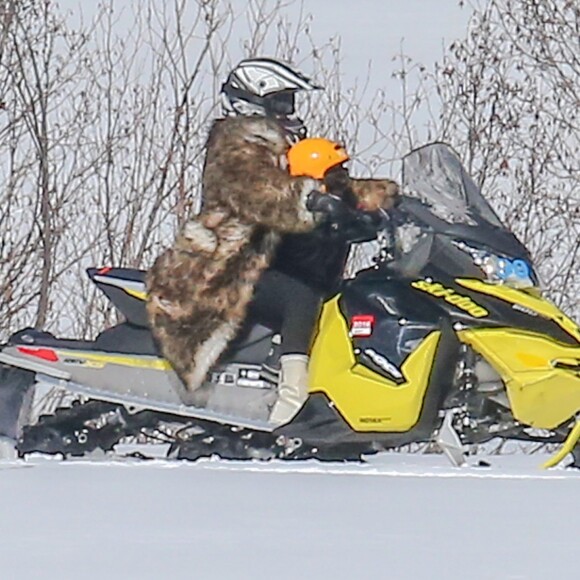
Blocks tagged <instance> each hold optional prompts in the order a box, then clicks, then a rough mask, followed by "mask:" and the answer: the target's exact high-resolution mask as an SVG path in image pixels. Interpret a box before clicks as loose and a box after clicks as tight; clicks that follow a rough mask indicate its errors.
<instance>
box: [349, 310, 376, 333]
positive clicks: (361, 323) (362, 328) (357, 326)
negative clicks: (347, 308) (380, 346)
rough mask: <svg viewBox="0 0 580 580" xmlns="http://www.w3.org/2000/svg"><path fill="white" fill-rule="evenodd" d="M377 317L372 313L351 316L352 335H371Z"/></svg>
mask: <svg viewBox="0 0 580 580" xmlns="http://www.w3.org/2000/svg"><path fill="white" fill-rule="evenodd" d="M374 325H375V317H374V316H373V315H372V314H357V315H356V316H351V318H350V335H351V336H362V337H364V336H370V335H371V334H372V333H373V326H374Z"/></svg>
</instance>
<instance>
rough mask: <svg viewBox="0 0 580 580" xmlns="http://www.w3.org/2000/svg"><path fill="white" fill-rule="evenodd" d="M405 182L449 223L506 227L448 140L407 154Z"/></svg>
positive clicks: (410, 191)
mask: <svg viewBox="0 0 580 580" xmlns="http://www.w3.org/2000/svg"><path fill="white" fill-rule="evenodd" d="M403 186H404V189H405V191H406V192H407V193H408V194H410V195H412V196H413V197H418V198H419V199H420V200H421V201H422V202H423V203H425V204H427V205H428V206H429V209H430V210H431V212H433V214H434V215H436V216H437V217H438V218H440V219H442V220H444V221H446V222H447V223H449V224H466V225H471V226H474V225H483V226H485V225H487V224H489V225H492V226H495V227H497V228H502V229H505V228H504V226H503V225H502V223H501V221H500V219H499V218H498V217H497V215H496V214H495V212H494V211H493V209H492V208H491V206H490V205H489V204H488V202H487V201H486V200H485V198H484V197H483V195H482V193H481V191H480V189H479V188H478V187H477V185H476V184H475V183H474V181H473V179H472V178H471V177H470V176H469V175H468V174H467V172H466V171H465V169H464V168H463V166H462V164H461V161H460V160H459V158H458V157H457V155H456V154H455V152H454V151H453V149H451V147H450V146H449V145H446V144H445V143H434V144H431V145H425V146H424V147H421V148H419V149H415V150H414V151H411V153H409V154H408V155H406V156H405V157H404V158H403Z"/></svg>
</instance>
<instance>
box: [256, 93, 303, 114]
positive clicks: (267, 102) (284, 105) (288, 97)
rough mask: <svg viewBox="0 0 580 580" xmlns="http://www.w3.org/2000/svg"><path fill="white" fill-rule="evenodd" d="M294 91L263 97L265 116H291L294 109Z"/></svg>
mask: <svg viewBox="0 0 580 580" xmlns="http://www.w3.org/2000/svg"><path fill="white" fill-rule="evenodd" d="M294 93H295V91H281V92H278V93H274V94H272V95H268V96H266V97H264V108H265V110H266V113H267V114H270V115H274V116H282V117H285V116H287V115H293V114H294V111H295V109H296V106H295V105H296V101H295V95H294Z"/></svg>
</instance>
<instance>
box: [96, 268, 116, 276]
mask: <svg viewBox="0 0 580 580" xmlns="http://www.w3.org/2000/svg"><path fill="white" fill-rule="evenodd" d="M112 269H113V268H112V267H111V266H105V267H104V268H101V269H100V270H97V274H99V276H105V275H107V274H108V273H109V272H110V271H111V270H112Z"/></svg>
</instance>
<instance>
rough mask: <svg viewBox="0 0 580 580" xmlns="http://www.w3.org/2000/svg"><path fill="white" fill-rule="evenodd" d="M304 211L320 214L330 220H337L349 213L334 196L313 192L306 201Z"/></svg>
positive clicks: (338, 198)
mask: <svg viewBox="0 0 580 580" xmlns="http://www.w3.org/2000/svg"><path fill="white" fill-rule="evenodd" d="M306 209H307V210H308V211H311V212H312V213H321V214H324V215H326V216H328V217H329V218H330V219H331V220H333V221H334V220H338V219H340V218H341V217H344V216H346V215H348V214H350V213H351V210H350V208H349V207H348V206H347V205H346V204H345V203H344V202H343V201H342V199H340V197H336V196H335V195H331V194H330V193H321V192H320V191H313V192H311V193H310V194H309V195H308V198H307V200H306Z"/></svg>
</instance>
